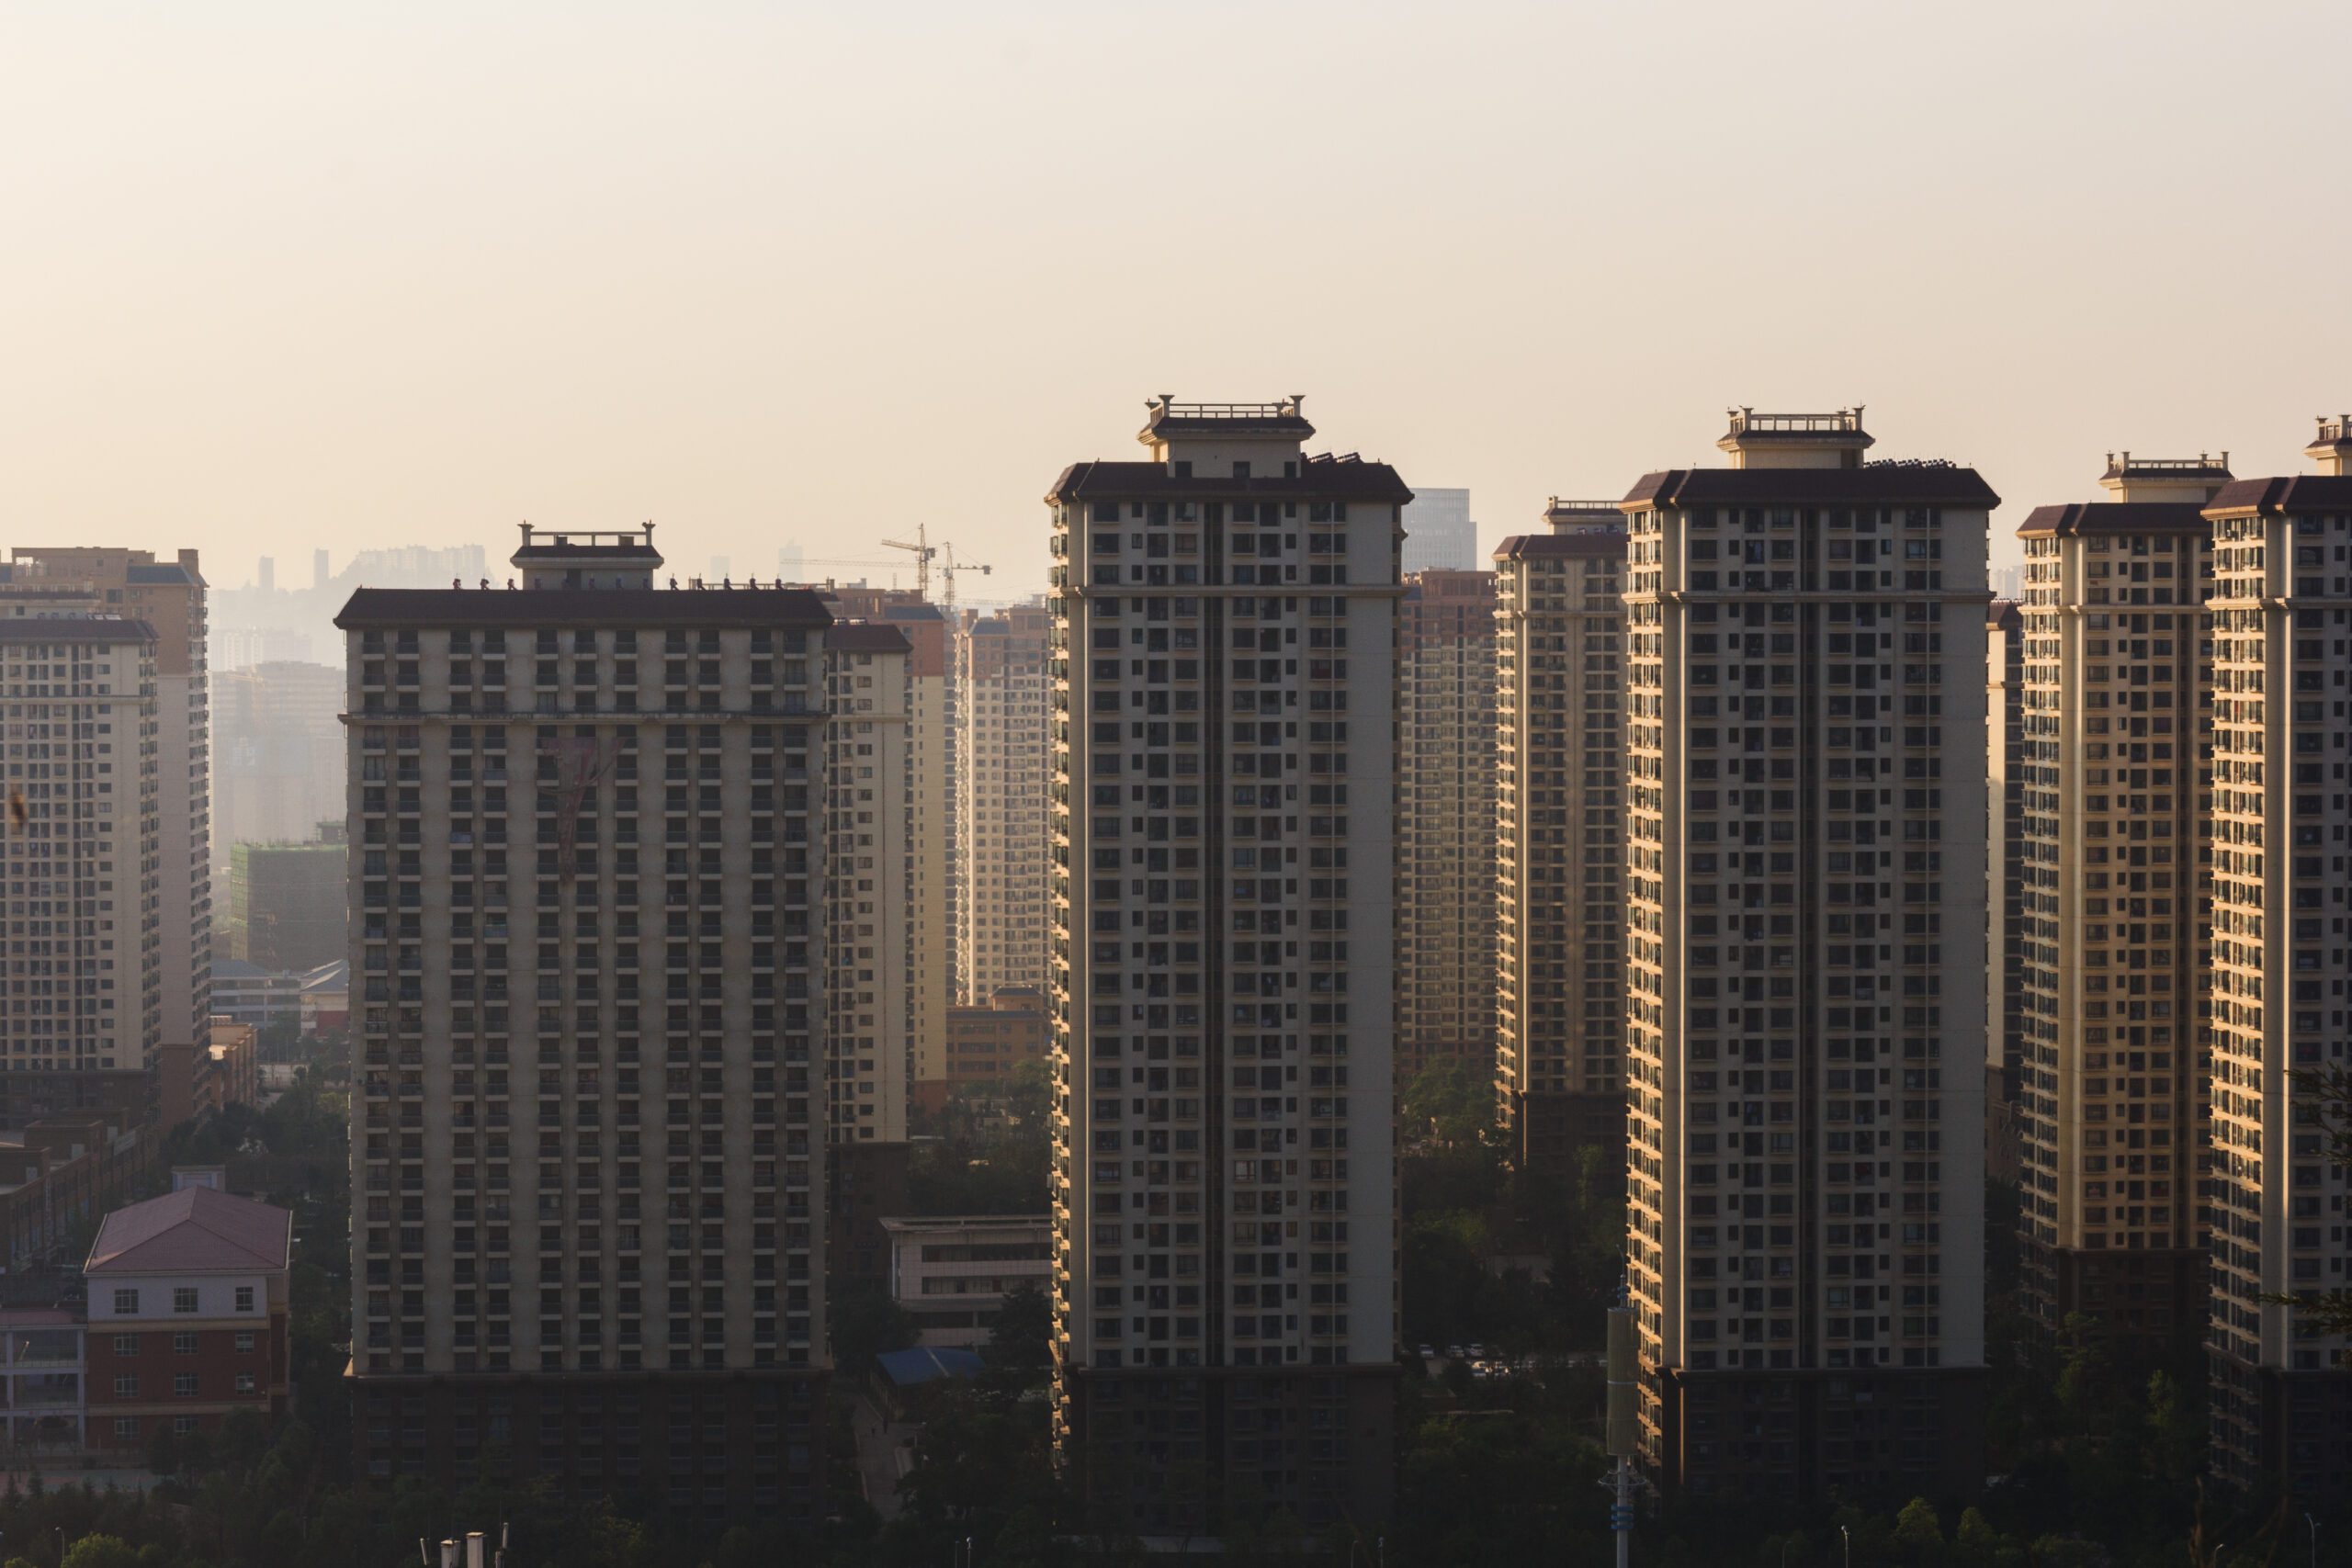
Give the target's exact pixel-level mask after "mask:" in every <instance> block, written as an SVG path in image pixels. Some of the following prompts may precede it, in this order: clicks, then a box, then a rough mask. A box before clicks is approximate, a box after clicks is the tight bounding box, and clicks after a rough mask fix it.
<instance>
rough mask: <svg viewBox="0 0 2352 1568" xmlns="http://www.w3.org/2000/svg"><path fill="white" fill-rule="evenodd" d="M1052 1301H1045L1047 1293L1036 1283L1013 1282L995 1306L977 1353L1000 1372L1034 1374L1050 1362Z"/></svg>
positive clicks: (1041, 1370) (1042, 1369)
mask: <svg viewBox="0 0 2352 1568" xmlns="http://www.w3.org/2000/svg"><path fill="white" fill-rule="evenodd" d="M1053 1332H1054V1309H1053V1303H1050V1302H1048V1301H1046V1292H1043V1291H1041V1290H1039V1289H1038V1288H1037V1287H1036V1286H1035V1285H1029V1284H1023V1285H1016V1286H1015V1287H1013V1289H1012V1290H1011V1291H1009V1292H1006V1294H1005V1298H1004V1304H1003V1305H1002V1306H1001V1307H999V1308H997V1314H996V1321H995V1322H994V1323H992V1324H990V1325H989V1342H988V1343H987V1344H986V1345H984V1346H982V1347H981V1348H980V1354H981V1356H982V1357H983V1358H984V1359H986V1360H987V1361H988V1363H989V1366H991V1367H993V1368H995V1369H997V1370H998V1371H1004V1372H1016V1373H1020V1374H1023V1376H1024V1377H1026V1376H1035V1375H1036V1374H1039V1373H1042V1372H1043V1371H1045V1370H1046V1368H1047V1367H1048V1366H1050V1365H1052V1364H1053V1348H1052V1343H1053Z"/></svg>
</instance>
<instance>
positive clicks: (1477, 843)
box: [1397, 568, 1495, 1088]
mask: <svg viewBox="0 0 2352 1568" xmlns="http://www.w3.org/2000/svg"><path fill="white" fill-rule="evenodd" d="M1494 735H1495V574H1494V573H1493V572H1490V571H1452V570H1442V569H1435V568H1433V569H1431V570H1427V571H1421V572H1416V573H1413V574H1412V575H1410V576H1408V577H1407V579H1406V580H1405V596H1404V598H1403V599H1402V600H1401V601H1400V602H1399V603H1398V604H1397V1083H1398V1086H1399V1087H1400V1088H1401V1087H1402V1086H1403V1085H1404V1084H1406V1083H1408V1082H1410V1081H1411V1079H1412V1077H1413V1076H1414V1075H1415V1074H1416V1073H1419V1071H1420V1070H1421V1069H1422V1068H1423V1067H1426V1066H1429V1065H1430V1064H1431V1063H1432V1062H1437V1061H1442V1060H1459V1061H1462V1062H1464V1063H1466V1064H1468V1066H1470V1068H1471V1070H1472V1071H1473V1072H1474V1073H1476V1075H1477V1076H1478V1077H1479V1078H1480V1080H1481V1081H1483V1080H1484V1079H1485V1077H1487V1075H1488V1074H1489V1073H1490V1072H1491V1071H1492V1070H1493V1062H1494V1050H1495V1046H1494V1039H1495V1010H1494V985H1495V983H1494V975H1495V890H1494V886H1493V885H1492V883H1491V882H1489V881H1488V879H1487V875H1486V866H1487V854H1488V852H1489V847H1490V846H1491V845H1492V844H1493V842H1494V837H1495V744H1494Z"/></svg>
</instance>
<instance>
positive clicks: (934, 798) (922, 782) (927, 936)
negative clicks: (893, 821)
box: [825, 585, 959, 1083]
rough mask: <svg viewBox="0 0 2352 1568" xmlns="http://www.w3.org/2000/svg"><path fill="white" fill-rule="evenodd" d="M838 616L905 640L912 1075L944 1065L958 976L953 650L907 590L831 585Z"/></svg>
mask: <svg viewBox="0 0 2352 1568" xmlns="http://www.w3.org/2000/svg"><path fill="white" fill-rule="evenodd" d="M825 599H826V602H827V604H829V605H830V606H831V609H832V611H833V614H834V615H835V616H836V617H837V618H840V619H844V620H863V621H873V622H876V623H880V624H883V625H887V626H895V627H897V628H898V630H899V634H900V635H901V636H903V637H905V638H906V642H907V659H906V668H907V684H906V712H907V764H906V767H907V784H906V789H907V799H908V802H909V810H910V816H909V818H908V825H907V844H908V853H909V856H910V859H911V860H912V861H913V872H912V875H913V892H912V894H911V895H910V905H909V915H908V919H909V926H908V931H909V943H910V945H909V947H908V950H907V974H908V977H909V985H910V987H911V1001H910V1006H909V1011H908V1022H907V1030H908V1034H909V1036H910V1039H911V1040H912V1041H913V1053H914V1055H913V1060H912V1062H911V1063H910V1067H909V1076H910V1080H911V1081H920V1082H925V1083H928V1082H932V1081H934V1080H936V1079H937V1078H938V1077H940V1076H941V1075H942V1072H943V1070H944V1069H943V1068H942V1067H941V1066H940V1061H939V1053H940V1047H941V1043H942V1041H943V1040H944V1032H945V1027H946V1021H947V1008H948V1004H949V1002H950V1000H951V999H952V997H953V994H954V991H955V985H956V907H955V892H956V878H955V872H956V865H957V864H958V863H959V862H958V855H957V852H956V795H955V788H954V781H955V759H956V752H955V745H954V737H955V729H954V725H953V715H954V712H955V694H954V690H953V680H952V677H953V676H954V673H955V665H954V660H953V659H952V657H951V650H950V649H949V647H948V637H947V622H946V620H945V618H944V616H942V615H941V614H940V612H939V609H938V607H937V606H936V605H933V604H927V603H925V602H924V601H923V600H922V598H920V597H919V596H918V595H916V594H915V593H913V592H907V591H902V590H899V589H880V588H863V587H855V588H836V587H831V586H830V585H829V586H828V587H827V588H826V590H825Z"/></svg>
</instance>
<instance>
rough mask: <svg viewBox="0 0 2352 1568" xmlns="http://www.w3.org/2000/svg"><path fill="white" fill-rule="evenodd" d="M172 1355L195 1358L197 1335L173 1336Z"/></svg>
mask: <svg viewBox="0 0 2352 1568" xmlns="http://www.w3.org/2000/svg"><path fill="white" fill-rule="evenodd" d="M172 1354H173V1355H175V1356H193V1355H195V1354H196V1336H195V1335H193V1334H175V1335H173V1336H172Z"/></svg>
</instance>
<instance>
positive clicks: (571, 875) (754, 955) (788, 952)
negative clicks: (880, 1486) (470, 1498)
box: [338, 526, 831, 1523]
mask: <svg viewBox="0 0 2352 1568" xmlns="http://www.w3.org/2000/svg"><path fill="white" fill-rule="evenodd" d="M514 564H515V571H516V575H517V578H518V580H519V581H520V583H521V586H520V587H519V588H518V589H516V590H515V591H513V592H505V591H489V592H483V591H479V590H399V589H388V590H375V589H362V590H360V591H358V592H356V593H354V594H353V595H352V597H351V600H350V602H349V603H348V604H346V605H345V608H344V611H343V613H342V615H340V617H339V618H338V624H339V625H340V626H342V627H343V629H344V631H345V637H346V638H347V657H348V668H349V679H350V689H349V698H348V701H349V714H350V717H349V722H348V726H347V732H348V736H349V758H350V768H349V777H350V795H349V804H350V812H349V838H350V840H351V853H352V864H353V875H352V880H351V914H350V919H351V971H352V978H353V984H354V987H355V988H356V991H357V995H356V998H355V1006H356V1008H357V1010H358V1015H359V1016H358V1025H357V1028H356V1030H355V1032H354V1055H355V1063H354V1066H355V1074H356V1087H355V1092H354V1094H353V1096H352V1137H351V1165H352V1179H351V1188H352V1194H353V1205H354V1213H353V1216H352V1323H353V1347H352V1370H351V1379H352V1389H353V1398H354V1401H355V1404H354V1427H355V1438H356V1450H357V1459H358V1462H359V1466H360V1472H361V1473H362V1474H363V1475H365V1476H367V1477H368V1478H369V1479H370V1480H372V1481H374V1482H376V1483H390V1482H392V1481H395V1480H397V1479H399V1478H401V1477H405V1476H410V1475H417V1476H425V1477H430V1478H433V1479H435V1480H436V1481H438V1482H440V1483H444V1484H456V1485H462V1484H464V1483H465V1482H466V1481H467V1480H468V1479H469V1478H471V1477H472V1476H474V1475H476V1474H479V1473H481V1467H482V1465H483V1463H484V1461H485V1460H486V1459H487V1458H489V1457H490V1456H493V1455H495V1456H503V1457H504V1458H507V1459H511V1461H512V1462H513V1464H514V1467H515V1470H516V1472H519V1473H521V1474H524V1475H537V1476H543V1477H546V1478H547V1479H548V1482H549V1483H550V1484H552V1485H553V1486H555V1487H556V1488H557V1489H558V1491H559V1493H560V1495H567V1496H572V1497H577V1498H580V1499H582V1500H586V1499H590V1498H594V1497H598V1496H602V1495H608V1494H623V1495H635V1496H641V1497H643V1498H645V1499H646V1500H648V1501H649V1502H650V1504H651V1505H652V1506H656V1507H659V1508H663V1509H666V1510H668V1511H669V1512H671V1513H673V1515H678V1516H686V1517H721V1516H723V1517H741V1516H744V1515H747V1514H751V1513H755V1512H756V1513H759V1514H762V1515H768V1516H775V1515H780V1516H781V1517H785V1518H787V1519H791V1520H796V1521H801V1522H808V1523H813V1522H814V1521H815V1520H816V1519H818V1518H819V1517H821V1478H822V1475H823V1464H822V1459H821V1446H822V1438H823V1422H822V1421H821V1419H820V1415H819V1412H820V1409H821V1406H822V1403H823V1381H824V1369H825V1366H826V1354H825V1314H824V1263H823V1240H822V1238H823V1234H824V1233H823V1218H824V1214H825V1201H824V1189H825V1159H824V1141H825V1134H826V1125H825V1118H826V1098H825V1078H826V1057H827V1049H826V1043H825V1037H824V1036H825V1024H826V997H825V993H824V985H825V977H826V969H825V942H826V939H827V931H826V896H825V888H824V883H823V877H824V873H825V865H824V855H825V852H826V837H827V835H826V824H827V812H828V798H827V779H826V769H827V755H828V750H827V742H826V733H825V731H826V722H825V717H824V686H823V677H824V671H825V658H826V650H825V637H826V632H827V630H828V626H829V623H830V619H831V617H830V616H829V615H827V613H826V610H825V607H824V605H823V604H821V603H820V601H819V600H818V599H817V597H816V596H815V595H814V594H811V593H809V592H799V591H787V590H781V589H773V588H768V589H751V588H737V589H704V590H684V591H663V590H659V589H656V588H655V587H654V586H653V583H654V581H655V574H656V572H657V571H658V570H659V569H660V567H661V564H662V557H661V555H660V553H659V552H658V551H657V550H656V548H655V547H654V544H653V538H652V531H651V529H650V526H649V527H648V528H646V529H645V530H644V531H643V532H641V533H639V532H635V531H631V532H625V533H604V532H594V533H590V532H575V533H570V534H561V533H558V534H549V533H548V532H546V531H540V530H533V529H530V528H529V527H527V526H526V528H525V529H524V531H523V536H522V539H521V544H520V547H519V548H518V549H517V550H516V551H515V556H514Z"/></svg>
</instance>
